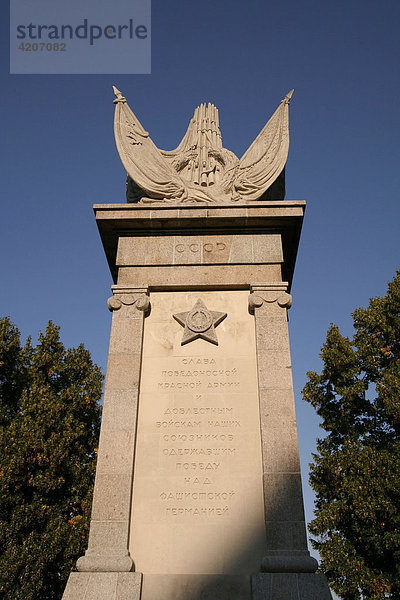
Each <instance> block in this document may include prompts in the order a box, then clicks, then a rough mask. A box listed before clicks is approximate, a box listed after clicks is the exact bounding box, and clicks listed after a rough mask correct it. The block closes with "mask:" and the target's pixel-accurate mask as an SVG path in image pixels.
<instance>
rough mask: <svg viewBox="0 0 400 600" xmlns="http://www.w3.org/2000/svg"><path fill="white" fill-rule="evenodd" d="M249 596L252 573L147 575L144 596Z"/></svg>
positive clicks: (148, 599) (200, 599)
mask: <svg viewBox="0 0 400 600" xmlns="http://www.w3.org/2000/svg"><path fill="white" fill-rule="evenodd" d="M166 598H168V599H171V600H172V599H173V600H250V598H251V595H250V576H245V575H144V577H143V592H142V598H141V600H165V599H166Z"/></svg>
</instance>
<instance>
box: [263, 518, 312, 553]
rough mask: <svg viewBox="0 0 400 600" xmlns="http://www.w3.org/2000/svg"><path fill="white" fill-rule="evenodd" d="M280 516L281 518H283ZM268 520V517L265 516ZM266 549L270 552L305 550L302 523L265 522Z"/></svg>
mask: <svg viewBox="0 0 400 600" xmlns="http://www.w3.org/2000/svg"><path fill="white" fill-rule="evenodd" d="M283 516H284V515H282V517H281V518H283ZM267 518H268V516H267ZM266 530H267V547H268V549H271V550H282V551H285V550H287V549H290V550H299V551H300V550H304V549H305V548H307V537H306V527H305V523H304V521H290V522H288V521H268V520H267V521H266Z"/></svg>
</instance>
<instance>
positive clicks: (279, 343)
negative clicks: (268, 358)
mask: <svg viewBox="0 0 400 600" xmlns="http://www.w3.org/2000/svg"><path fill="white" fill-rule="evenodd" d="M256 339H257V349H258V351H259V352H266V351H267V350H286V351H289V334H288V326H287V319H286V314H285V311H284V310H283V309H282V308H281V309H280V314H279V315H276V316H273V317H272V316H266V315H265V316H262V315H257V320H256Z"/></svg>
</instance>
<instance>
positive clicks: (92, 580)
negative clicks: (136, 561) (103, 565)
mask: <svg viewBox="0 0 400 600" xmlns="http://www.w3.org/2000/svg"><path fill="white" fill-rule="evenodd" d="M141 589H142V573H79V572H74V573H71V575H70V576H69V579H68V583H67V587H66V588H65V592H64V595H63V600H111V599H112V600H140V596H141Z"/></svg>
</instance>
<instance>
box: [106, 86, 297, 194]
mask: <svg viewBox="0 0 400 600" xmlns="http://www.w3.org/2000/svg"><path fill="white" fill-rule="evenodd" d="M114 93H115V95H116V99H115V100H114V103H115V120H114V133H115V141H116V144H117V149H118V152H119V155H120V158H121V161H122V164H123V165H124V167H125V169H126V171H127V174H128V181H127V199H128V202H137V201H139V200H142V199H145V200H143V201H147V202H148V201H151V200H153V201H160V200H164V201H175V202H237V201H239V200H245V201H253V200H260V199H261V200H283V199H284V196H285V182H284V175H285V173H284V170H285V164H286V160H287V155H288V151H289V102H290V99H291V97H292V94H293V90H292V91H291V92H289V93H288V94H287V95H286V96H285V98H284V99H283V100H282V101H281V103H280V105H279V107H278V108H277V110H276V111H275V113H274V114H273V115H272V117H271V118H270V120H269V121H268V123H267V124H266V125H265V127H264V128H263V129H262V131H261V132H260V133H259V135H258V136H257V138H256V139H255V140H254V142H253V143H252V144H251V146H250V147H249V148H248V150H247V151H246V152H245V153H244V155H243V156H242V158H241V159H240V160H239V159H238V158H237V156H235V154H234V153H233V152H231V151H230V150H227V149H226V148H223V146H222V138H221V132H220V129H219V118H218V110H217V108H216V107H215V106H214V105H213V104H210V103H208V104H207V105H206V104H201V105H200V106H198V107H197V108H196V110H195V112H194V115H193V118H192V119H191V121H190V123H189V127H188V129H187V131H186V133H185V135H184V137H183V139H182V141H181V143H180V144H179V146H177V148H175V150H169V151H167V150H160V149H159V148H157V146H156V145H155V144H154V143H153V141H152V140H151V138H150V136H149V133H148V132H147V131H145V129H144V128H143V127H142V125H141V123H140V122H139V120H138V118H137V117H136V116H135V115H134V114H133V112H132V111H131V109H130V108H129V106H128V104H127V102H126V98H125V97H124V96H123V95H122V94H121V92H120V91H119V90H117V88H116V87H114Z"/></svg>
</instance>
